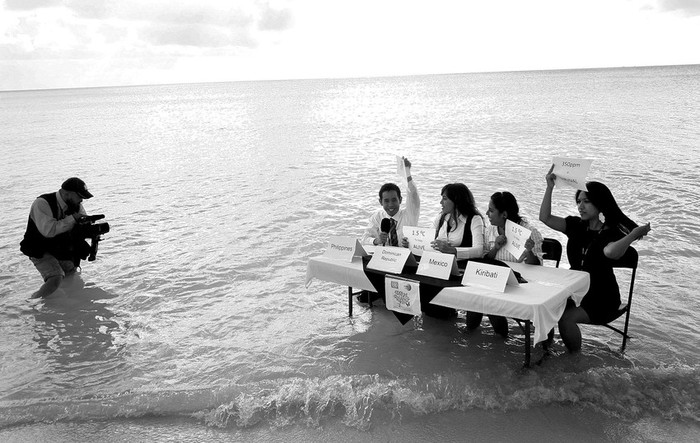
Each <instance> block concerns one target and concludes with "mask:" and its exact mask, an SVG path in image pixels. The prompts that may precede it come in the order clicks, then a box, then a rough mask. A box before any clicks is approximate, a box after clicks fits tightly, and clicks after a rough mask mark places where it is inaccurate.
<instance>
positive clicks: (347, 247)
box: [323, 237, 369, 262]
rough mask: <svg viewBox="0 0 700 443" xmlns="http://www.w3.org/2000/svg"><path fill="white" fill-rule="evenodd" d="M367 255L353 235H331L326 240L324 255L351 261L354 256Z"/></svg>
mask: <svg viewBox="0 0 700 443" xmlns="http://www.w3.org/2000/svg"><path fill="white" fill-rule="evenodd" d="M367 255H369V254H368V253H367V251H365V249H364V248H363V247H362V245H361V244H360V241H359V240H358V239H356V238H355V237H332V238H331V239H330V240H329V241H328V247H327V248H326V252H325V253H324V254H323V256H324V257H328V258H333V259H336V260H344V261H349V262H351V261H352V259H353V258H354V257H365V256H367Z"/></svg>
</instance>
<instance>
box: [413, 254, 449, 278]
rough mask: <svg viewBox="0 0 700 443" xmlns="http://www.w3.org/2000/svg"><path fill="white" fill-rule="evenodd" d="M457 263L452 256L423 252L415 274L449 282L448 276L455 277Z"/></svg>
mask: <svg viewBox="0 0 700 443" xmlns="http://www.w3.org/2000/svg"><path fill="white" fill-rule="evenodd" d="M457 273H458V269H457V261H456V260H455V255H454V254H443V253H442V252H437V251H425V253H424V254H423V257H421V259H420V263H418V270H417V271H416V274H418V275H425V276H427V277H434V278H439V279H442V280H449V279H450V275H451V274H454V275H457Z"/></svg>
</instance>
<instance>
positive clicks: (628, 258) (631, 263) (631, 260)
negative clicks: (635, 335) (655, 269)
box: [600, 246, 639, 352]
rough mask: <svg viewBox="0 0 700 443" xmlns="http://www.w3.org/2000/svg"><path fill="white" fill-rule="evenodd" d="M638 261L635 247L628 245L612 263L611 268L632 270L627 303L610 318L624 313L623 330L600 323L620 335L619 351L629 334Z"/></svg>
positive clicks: (623, 347)
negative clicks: (620, 344)
mask: <svg viewBox="0 0 700 443" xmlns="http://www.w3.org/2000/svg"><path fill="white" fill-rule="evenodd" d="M638 262H639V254H638V253H637V250H636V249H634V248H633V247H632V246H630V247H629V248H627V252H625V255H623V256H622V257H621V258H620V259H619V260H617V261H616V262H615V264H614V265H613V269H615V268H625V269H631V270H632V275H631V277H630V287H629V293H628V295H627V303H624V304H623V305H622V306H620V309H619V310H618V311H617V315H616V316H615V318H614V319H613V320H612V321H615V320H617V319H618V318H620V317H621V316H622V315H623V314H624V315H625V328H624V329H623V330H620V329H618V328H616V327H614V326H612V325H611V324H610V323H608V324H601V325H600V326H605V327H606V328H608V329H612V330H613V331H615V332H617V333H618V334H621V335H622V347H621V348H620V352H622V351H624V350H625V346H626V345H627V339H628V338H629V335H627V329H628V327H629V323H630V308H631V307H632V293H633V292H634V279H635V277H636V276H637V263H638ZM612 321H611V322H612Z"/></svg>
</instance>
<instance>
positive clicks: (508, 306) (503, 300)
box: [306, 256, 590, 344]
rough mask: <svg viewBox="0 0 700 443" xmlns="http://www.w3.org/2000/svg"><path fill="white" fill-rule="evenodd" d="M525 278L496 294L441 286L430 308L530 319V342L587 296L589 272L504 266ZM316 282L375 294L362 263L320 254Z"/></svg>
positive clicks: (311, 272) (310, 272) (309, 272)
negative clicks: (570, 302) (532, 332)
mask: <svg viewBox="0 0 700 443" xmlns="http://www.w3.org/2000/svg"><path fill="white" fill-rule="evenodd" d="M508 265H509V266H510V267H511V268H513V269H514V270H516V271H518V272H520V274H521V275H522V276H523V278H525V280H527V281H528V282H527V283H523V284H521V285H520V286H517V287H514V286H507V287H506V291H505V292H497V291H493V290H490V289H485V288H481V287H478V286H455V287H449V288H443V289H442V290H441V291H440V292H439V293H438V294H437V295H436V296H435V298H433V300H432V301H431V303H432V304H435V305H439V306H446V307H449V308H454V309H461V310H467V311H474V312H482V313H484V314H496V315H502V316H505V317H512V318H518V319H522V320H530V321H531V322H532V324H533V325H534V326H535V336H534V340H533V344H535V343H539V342H541V341H543V340H545V339H546V338H547V333H548V332H549V331H550V329H552V328H553V327H554V326H556V324H557V322H558V321H559V318H560V317H561V314H562V313H563V312H564V307H565V306H566V300H567V299H568V298H569V297H572V298H573V299H574V301H575V302H576V304H577V305H578V304H580V303H581V300H582V299H583V296H584V295H586V292H588V287H589V285H590V278H589V276H588V273H586V272H581V271H572V270H569V269H562V268H552V267H548V266H535V265H526V264H522V263H508ZM314 278H318V279H320V280H324V281H329V282H333V283H338V284H341V285H344V286H352V287H353V288H357V289H365V290H368V291H374V292H377V290H376V289H375V288H374V286H373V285H372V283H371V282H370V281H369V279H368V278H367V276H366V275H365V272H364V270H363V268H362V260H361V259H360V258H355V259H354V260H353V261H352V263H350V262H346V261H342V260H334V259H329V258H326V257H323V256H319V257H313V258H311V259H309V263H308V265H307V268H306V286H307V287H308V286H309V285H310V284H311V281H312V280H313V279H314Z"/></svg>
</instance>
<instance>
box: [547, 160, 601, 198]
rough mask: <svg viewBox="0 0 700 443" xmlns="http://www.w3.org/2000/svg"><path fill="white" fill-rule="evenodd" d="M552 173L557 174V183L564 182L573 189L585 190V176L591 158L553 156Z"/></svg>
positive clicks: (589, 166) (591, 161) (589, 167)
mask: <svg viewBox="0 0 700 443" xmlns="http://www.w3.org/2000/svg"><path fill="white" fill-rule="evenodd" d="M553 162H554V169H553V170H552V173H554V174H555V175H556V176H557V184H565V185H567V186H571V187H572V188H574V189H580V190H581V191H585V190H586V177H587V176H588V170H589V169H591V163H593V160H588V159H583V158H564V157H554V160H553Z"/></svg>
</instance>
